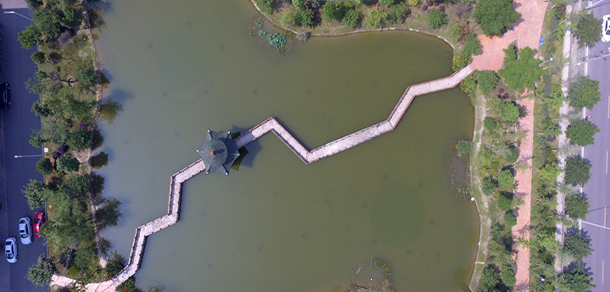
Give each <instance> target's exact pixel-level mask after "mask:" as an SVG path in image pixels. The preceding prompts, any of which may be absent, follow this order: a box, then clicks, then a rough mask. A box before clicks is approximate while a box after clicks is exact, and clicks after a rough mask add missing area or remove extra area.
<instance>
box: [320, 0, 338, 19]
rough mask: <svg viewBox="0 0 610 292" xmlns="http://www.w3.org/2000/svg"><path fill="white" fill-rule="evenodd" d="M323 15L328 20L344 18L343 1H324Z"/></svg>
mask: <svg viewBox="0 0 610 292" xmlns="http://www.w3.org/2000/svg"><path fill="white" fill-rule="evenodd" d="M322 16H323V17H324V20H326V21H333V20H340V19H341V18H343V9H342V5H341V3H340V2H335V1H328V2H326V3H324V6H323V12H322Z"/></svg>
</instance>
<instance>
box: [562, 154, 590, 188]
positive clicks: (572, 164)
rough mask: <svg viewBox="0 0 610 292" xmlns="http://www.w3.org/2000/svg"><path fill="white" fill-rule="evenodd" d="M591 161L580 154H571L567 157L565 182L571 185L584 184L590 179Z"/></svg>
mask: <svg viewBox="0 0 610 292" xmlns="http://www.w3.org/2000/svg"><path fill="white" fill-rule="evenodd" d="M590 169H591V163H589V161H587V160H584V159H583V158H582V157H580V155H578V156H570V157H568V158H567V159H566V175H565V183H566V184H569V185H571V186H577V185H581V186H582V185H584V184H586V183H587V181H589V178H590V177H591V173H589V170H590Z"/></svg>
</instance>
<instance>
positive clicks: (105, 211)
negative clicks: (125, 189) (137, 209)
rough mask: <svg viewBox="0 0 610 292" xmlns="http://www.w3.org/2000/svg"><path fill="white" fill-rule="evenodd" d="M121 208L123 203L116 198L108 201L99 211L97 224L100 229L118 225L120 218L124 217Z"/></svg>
mask: <svg viewBox="0 0 610 292" xmlns="http://www.w3.org/2000/svg"><path fill="white" fill-rule="evenodd" d="M120 207H121V202H120V201H119V200H117V199H115V198H111V199H109V200H107V201H106V203H105V204H104V206H103V207H101V208H99V209H98V210H97V213H96V214H97V219H98V221H97V223H98V225H99V226H100V228H105V227H107V226H116V225H117V223H118V222H119V218H121V216H123V213H121V210H119V208H120Z"/></svg>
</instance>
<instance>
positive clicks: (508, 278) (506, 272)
mask: <svg viewBox="0 0 610 292" xmlns="http://www.w3.org/2000/svg"><path fill="white" fill-rule="evenodd" d="M500 279H502V283H504V285H505V286H506V287H513V286H515V284H516V283H517V278H515V270H513V267H511V266H507V267H504V268H502V272H500Z"/></svg>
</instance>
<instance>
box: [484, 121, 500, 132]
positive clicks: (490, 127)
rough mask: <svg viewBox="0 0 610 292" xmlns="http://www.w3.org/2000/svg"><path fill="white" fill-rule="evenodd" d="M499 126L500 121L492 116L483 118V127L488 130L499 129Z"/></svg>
mask: <svg viewBox="0 0 610 292" xmlns="http://www.w3.org/2000/svg"><path fill="white" fill-rule="evenodd" d="M499 126H500V123H498V121H497V120H496V119H494V118H492V117H485V120H483V127H484V128H485V131H487V132H493V131H495V130H496V129H498V127H499Z"/></svg>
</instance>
